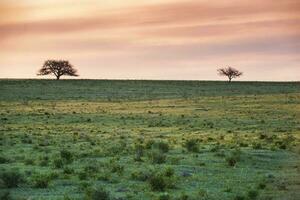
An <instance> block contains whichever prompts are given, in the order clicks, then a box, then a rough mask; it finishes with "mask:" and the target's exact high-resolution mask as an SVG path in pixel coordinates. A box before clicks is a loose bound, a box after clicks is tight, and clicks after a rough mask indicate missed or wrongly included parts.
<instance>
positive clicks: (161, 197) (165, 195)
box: [158, 193, 171, 200]
mask: <svg viewBox="0 0 300 200" xmlns="http://www.w3.org/2000/svg"><path fill="white" fill-rule="evenodd" d="M170 199H171V197H170V195H169V194H168V193H163V194H161V195H159V197H158V200H170Z"/></svg>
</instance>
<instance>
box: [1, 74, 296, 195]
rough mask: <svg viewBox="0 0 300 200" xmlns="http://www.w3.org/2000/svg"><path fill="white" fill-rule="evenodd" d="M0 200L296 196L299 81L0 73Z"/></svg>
mask: <svg viewBox="0 0 300 200" xmlns="http://www.w3.org/2000/svg"><path fill="white" fill-rule="evenodd" d="M0 145H1V146H0V196H2V197H0V199H1V198H2V199H10V198H11V199H32V200H36V199H100V200H101V199H119V200H127V199H128V200H130V199H134V200H135V199H136V200H138V199H139V200H140V199H143V200H144V199H145V200H150V199H151V200H152V199H154V200H156V199H160V200H168V199H172V200H173V199H175V200H177V199H178V200H198V199H200V200H201V199H207V200H210V199H212V200H217V199H220V200H243V199H245V200H246V199H262V200H270V199H273V200H276V199H284V200H292V199H294V200H296V199H300V83H299V82H298V83H297V82H294V83H292V82H291V83H279V82H274V83H267V82H233V83H231V84H229V83H227V82H209V81H206V82H201V81H111V80H61V81H55V80H0Z"/></svg>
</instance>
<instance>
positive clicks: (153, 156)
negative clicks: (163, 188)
mask: <svg viewBox="0 0 300 200" xmlns="http://www.w3.org/2000/svg"><path fill="white" fill-rule="evenodd" d="M148 157H149V160H150V161H151V162H152V163H153V164H162V163H164V162H166V155H165V154H164V153H162V152H160V151H157V150H152V151H151V152H149V153H148Z"/></svg>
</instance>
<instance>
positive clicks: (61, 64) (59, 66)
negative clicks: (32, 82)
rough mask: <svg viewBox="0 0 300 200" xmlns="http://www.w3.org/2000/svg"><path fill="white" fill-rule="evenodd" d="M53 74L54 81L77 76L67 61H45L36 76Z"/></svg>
mask: <svg viewBox="0 0 300 200" xmlns="http://www.w3.org/2000/svg"><path fill="white" fill-rule="evenodd" d="M49 74H54V75H55V76H56V80H59V78H60V77H61V76H79V75H78V74H77V70H76V69H74V68H73V66H72V65H71V64H70V63H69V61H67V60H47V61H45V63H44V65H43V66H42V68H41V69H40V70H39V72H38V74H37V75H39V76H40V75H49Z"/></svg>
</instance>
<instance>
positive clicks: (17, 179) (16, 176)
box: [0, 171, 24, 188]
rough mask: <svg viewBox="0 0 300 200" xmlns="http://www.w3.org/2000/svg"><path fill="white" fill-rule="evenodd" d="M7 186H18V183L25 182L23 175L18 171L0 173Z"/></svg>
mask: <svg viewBox="0 0 300 200" xmlns="http://www.w3.org/2000/svg"><path fill="white" fill-rule="evenodd" d="M0 178H1V179H2V180H3V182H4V184H5V186H6V187H7V188H13V187H17V186H18V184H20V183H22V182H23V180H24V179H23V175H22V174H21V173H20V172H18V171H4V172H2V173H1V174H0Z"/></svg>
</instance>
